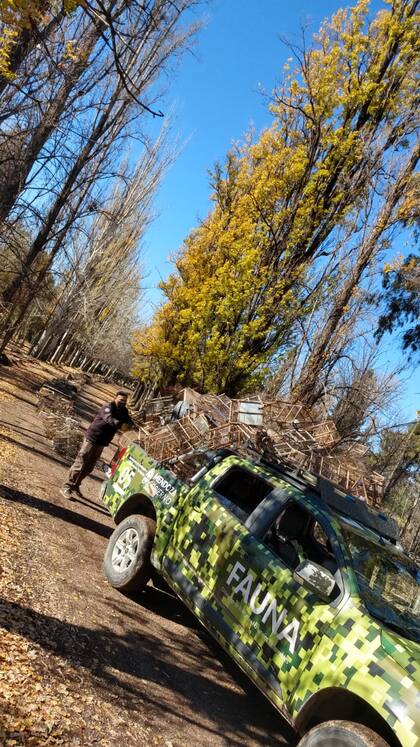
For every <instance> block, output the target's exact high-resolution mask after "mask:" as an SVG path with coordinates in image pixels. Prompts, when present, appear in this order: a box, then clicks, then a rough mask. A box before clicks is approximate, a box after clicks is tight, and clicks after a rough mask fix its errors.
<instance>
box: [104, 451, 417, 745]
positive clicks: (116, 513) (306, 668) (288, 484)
mask: <svg viewBox="0 0 420 747" xmlns="http://www.w3.org/2000/svg"><path fill="white" fill-rule="evenodd" d="M206 458H207V463H206V464H205V465H204V466H203V467H202V469H200V470H199V472H197V474H195V475H194V477H193V478H192V479H191V480H189V481H181V480H180V479H179V478H177V477H176V476H175V475H174V474H173V473H172V472H171V471H170V470H169V469H168V468H167V467H165V466H163V465H161V464H158V463H157V462H156V461H154V460H153V459H151V458H150V457H149V456H148V455H147V454H146V453H145V452H144V451H143V450H142V449H141V448H140V446H139V445H138V444H136V443H132V444H130V445H129V446H128V447H127V448H126V449H122V450H121V451H120V452H119V453H118V454H117V455H116V458H115V460H114V462H113V464H112V465H111V471H112V475H111V476H110V477H109V479H108V480H107V481H106V482H105V483H104V485H103V489H102V499H103V502H104V504H105V505H106V506H107V507H108V509H109V511H110V512H111V514H112V516H113V518H114V520H115V522H116V524H117V527H116V529H115V531H114V532H113V534H112V536H111V538H110V540H109V544H108V547H107V550H106V554H105V560H104V570H105V575H106V577H107V579H108V581H109V582H110V584H112V586H114V587H115V588H117V589H120V590H132V589H141V588H142V587H144V586H145V585H146V584H147V582H148V581H149V579H150V578H151V577H152V576H155V575H156V573H157V574H160V575H162V576H163V577H164V578H165V580H166V581H167V583H168V584H169V585H170V587H171V588H172V589H173V590H174V591H175V592H176V594H177V595H178V596H179V597H180V598H181V599H182V600H183V601H184V602H185V604H186V605H187V606H188V607H189V608H190V609H191V610H192V611H193V612H194V613H195V615H196V616H197V618H198V619H199V620H200V621H201V623H202V624H203V625H204V626H205V628H206V629H207V630H208V631H209V632H210V633H211V634H212V635H213V636H214V637H215V638H216V639H217V641H218V642H219V643H220V644H221V645H222V646H223V647H224V648H225V649H226V650H227V651H228V652H229V653H230V655H231V656H232V657H233V659H235V661H236V662H237V663H238V664H239V666H240V667H241V668H242V669H243V670H244V672H246V674H247V675H249V677H250V678H251V679H252V680H253V682H254V683H255V684H256V685H257V687H258V688H260V690H262V691H263V692H264V693H265V695H266V696H267V698H268V699H269V700H270V701H271V703H273V704H274V706H275V707H276V708H277V709H278V710H279V711H280V712H281V713H282V715H283V716H284V717H285V718H286V719H287V720H288V721H289V722H290V723H291V724H292V725H293V726H294V728H295V729H296V731H297V733H298V735H299V737H300V742H299V747H318V746H319V745H321V746H322V747H340V746H342V747H368V746H369V747H384V746H385V745H389V746H390V747H415V745H420V688H419V686H420V589H419V578H420V572H419V568H418V567H417V566H416V565H415V564H414V563H413V562H412V561H411V560H410V558H409V557H407V556H406V555H405V554H404V552H403V551H402V550H401V548H400V546H399V542H398V532H397V528H396V525H395V523H394V522H393V521H392V520H391V519H387V517H385V516H384V515H383V514H380V513H378V512H375V511H373V510H371V509H369V508H368V507H367V506H366V504H364V503H362V501H361V500H359V499H356V498H354V497H352V496H350V495H345V493H343V492H342V491H341V490H339V489H338V488H336V487H335V486H333V485H332V484H331V483H329V482H328V481H325V480H323V479H321V478H315V477H314V476H312V475H310V474H302V473H297V472H289V471H287V470H286V469H283V468H282V467H281V466H279V465H271V464H268V463H265V462H264V461H263V460H262V459H260V460H253V459H243V458H241V457H240V456H238V455H236V454H234V453H232V452H226V451H222V452H220V453H218V452H213V453H212V454H208V455H206Z"/></svg>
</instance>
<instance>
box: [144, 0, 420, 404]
mask: <svg viewBox="0 0 420 747" xmlns="http://www.w3.org/2000/svg"><path fill="white" fill-rule="evenodd" d="M417 5H418V2H417V1H416V0H390V1H389V2H387V3H386V5H385V6H384V8H383V9H382V10H381V11H380V12H379V13H378V14H377V15H376V17H375V18H374V19H373V20H372V21H371V22H370V23H368V21H367V14H368V10H369V2H368V0H359V2H358V3H357V4H356V5H355V7H354V8H352V9H350V10H340V11H339V12H338V13H337V14H336V15H335V16H334V17H333V18H332V20H331V21H328V22H325V23H324V25H323V26H322V28H321V30H320V32H319V33H318V34H317V35H316V37H315V40H314V44H313V45H312V47H311V48H304V49H300V50H297V49H295V48H294V49H293V52H294V57H295V58H296V59H297V60H298V66H297V69H294V70H293V72H287V73H286V75H285V79H284V82H283V84H282V86H281V87H279V88H278V89H276V90H275V92H274V96H273V100H272V103H271V106H270V108H271V113H272V115H273V122H272V125H271V127H269V128H267V129H266V130H265V131H263V132H262V134H261V135H260V137H259V138H258V140H257V141H256V142H253V141H252V139H251V138H248V139H247V140H246V142H245V143H244V144H243V145H242V146H240V147H237V148H235V149H234V150H232V152H230V153H229V154H228V157H227V161H226V164H225V167H224V168H223V169H222V168H221V167H220V166H217V167H216V168H215V170H214V173H213V179H212V187H213V195H212V199H213V208H212V210H211V212H210V213H209V215H208V216H207V218H206V219H205V220H204V221H203V222H202V223H201V225H199V226H198V227H197V228H196V229H195V230H194V231H192V232H191V234H190V235H189V236H188V237H187V239H186V240H185V242H184V245H183V247H182V248H181V250H180V253H179V256H178V258H177V259H176V271H175V272H174V273H173V274H171V275H170V277H169V278H168V279H167V280H166V281H165V282H163V283H161V288H162V290H163V292H164V294H165V296H166V299H167V300H166V302H165V303H164V304H163V305H162V306H161V308H160V309H159V310H158V311H157V313H156V314H155V317H154V319H153V320H152V323H151V324H150V325H147V326H144V327H142V328H141V329H140V330H138V332H137V334H136V336H135V340H134V347H135V351H136V354H137V356H138V368H137V373H138V374H139V375H140V376H142V377H146V376H147V375H148V372H149V371H151V372H152V373H151V374H150V375H152V376H156V372H158V377H159V379H160V382H161V383H162V384H173V383H174V382H176V381H177V382H179V383H183V384H186V385H192V386H195V387H198V388H199V389H201V390H202V391H212V392H221V391H225V392H226V393H227V394H230V395H234V394H237V393H238V392H244V391H249V390H251V389H253V388H255V386H256V385H257V384H258V382H259V381H260V380H261V377H262V376H263V375H264V372H265V366H266V364H267V362H268V361H269V360H270V359H272V357H273V356H275V355H278V354H279V352H281V351H282V350H284V349H286V348H287V346H288V345H289V344H290V342H291V339H292V338H293V335H294V334H295V321H296V319H297V318H299V316H302V315H305V314H306V313H307V309H308V308H309V306H308V304H307V293H306V280H307V277H308V275H309V274H310V273H311V272H312V269H313V266H314V263H316V262H322V261H323V258H324V257H326V256H328V255H329V254H331V252H333V251H334V236H335V235H336V232H337V230H338V229H339V227H340V226H342V225H343V224H344V222H345V221H348V220H349V219H350V217H351V216H352V215H355V214H357V211H358V210H359V209H360V208H361V207H362V205H365V204H366V203H367V201H369V199H371V195H372V189H373V185H374V184H375V186H376V188H377V187H378V178H379V177H378V174H379V173H381V174H382V171H384V173H385V170H384V168H383V167H384V166H385V165H389V164H394V161H395V159H394V157H395V154H396V153H397V151H399V152H403V151H404V148H410V147H411V145H412V132H413V122H414V119H415V91H416V83H415V71H416V69H418V68H417V66H418V52H419V48H418V42H417V38H418V29H417V28H416V9H417ZM399 158H400V159H401V156H399ZM409 163H410V168H411V167H412V168H413V169H414V168H415V165H416V163H417V158H416V157H414V158H413V157H411V159H409ZM381 170H382V171H381ZM381 178H382V177H381ZM395 178H396V171H395V168H394V167H391V166H390V168H389V169H387V170H386V175H385V176H384V177H383V180H384V181H383V184H382V186H383V187H384V189H385V186H386V185H385V180H386V179H390V180H392V179H395ZM387 186H389V184H388V185H387ZM398 199H399V198H398ZM377 209H378V210H379V209H380V208H379V207H378V208H377ZM394 218H395V216H394V215H393V216H391V217H390V220H391V219H392V220H394Z"/></svg>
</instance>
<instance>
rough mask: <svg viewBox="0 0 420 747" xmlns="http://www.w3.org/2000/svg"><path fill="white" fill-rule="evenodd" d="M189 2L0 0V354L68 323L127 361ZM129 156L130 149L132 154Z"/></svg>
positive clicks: (189, 25)
mask: <svg viewBox="0 0 420 747" xmlns="http://www.w3.org/2000/svg"><path fill="white" fill-rule="evenodd" d="M194 6H195V1H194V0H180V2H177V3H174V2H172V0H146V2H139V1H138V0H107V2H102V0H101V1H99V0H98V1H97V2H96V1H93V2H85V1H83V2H77V1H76V0H65V2H63V3H61V4H60V3H56V2H51V1H50V0H32V2H26V0H25V2H15V3H13V4H10V3H8V2H6V3H1V4H0V123H1V127H0V352H1V351H3V350H4V348H5V346H6V345H7V343H8V342H9V341H10V340H11V339H12V338H13V337H14V336H16V335H17V334H23V335H25V336H27V337H29V338H31V339H32V338H33V337H34V336H35V335H36V334H38V333H39V332H41V331H43V330H45V329H48V331H52V332H54V333H57V334H60V333H61V334H64V332H66V331H68V330H69V329H70V330H71V333H72V335H73V337H75V338H76V339H77V340H78V341H79V343H80V345H81V347H86V348H88V349H89V350H90V351H91V352H92V353H93V354H94V355H97V356H98V357H99V356H103V357H104V358H105V359H109V362H110V363H113V364H115V365H120V366H127V361H128V360H129V359H130V354H131V348H130V337H131V334H132V332H133V329H134V326H135V324H136V322H137V321H138V301H139V297H140V296H141V276H142V270H141V262H140V250H139V247H140V243H141V239H142V237H143V235H144V232H145V230H146V228H147V226H148V224H149V222H150V220H151V218H152V215H153V210H152V200H153V195H154V193H155V191H156V188H157V186H158V184H159V182H160V180H161V178H162V175H163V173H164V172H165V169H166V167H167V166H168V164H169V163H170V161H171V159H172V158H173V154H172V153H173V147H172V144H171V142H170V140H169V138H168V127H167V126H166V125H165V126H164V127H163V128H162V130H161V133H160V134H159V135H158V136H157V138H154V139H152V138H151V136H150V134H149V133H150V127H149V122H150V119H151V117H155V118H156V117H158V118H161V117H162V112H161V111H160V108H159V100H160V98H161V96H162V90H163V89H162V74H163V73H166V74H167V75H168V76H170V75H171V74H172V73H174V71H175V68H176V65H177V63H178V60H179V59H180V57H181V55H182V53H183V51H184V50H185V49H186V48H187V47H188V45H189V44H190V42H191V40H192V39H193V37H194V35H195V33H196V30H197V28H198V23H197V22H195V21H194V14H193V10H194ZM132 154H134V155H132Z"/></svg>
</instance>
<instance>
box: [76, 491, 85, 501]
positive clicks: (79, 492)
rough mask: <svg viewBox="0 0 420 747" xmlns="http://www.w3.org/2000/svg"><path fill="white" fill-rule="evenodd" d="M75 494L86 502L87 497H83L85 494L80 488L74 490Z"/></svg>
mask: <svg viewBox="0 0 420 747" xmlns="http://www.w3.org/2000/svg"><path fill="white" fill-rule="evenodd" d="M73 493H76V495H77V496H78V497H79V498H82V499H83V500H85V496H84V495H83V493H82V491H81V490H80V488H73Z"/></svg>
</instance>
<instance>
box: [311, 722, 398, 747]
mask: <svg viewBox="0 0 420 747" xmlns="http://www.w3.org/2000/svg"><path fill="white" fill-rule="evenodd" d="M297 747H389V744H388V742H385V741H384V740H383V739H382V737H380V736H379V734H376V733H375V732H374V731H372V730H371V729H368V728H367V726H362V725H361V724H356V723H354V722H353V721H326V722H325V723H323V724H319V725H318V726H315V727H314V728H313V729H311V730H310V731H308V733H307V734H305V736H304V737H302V739H301V740H300V742H299V744H298V745H297Z"/></svg>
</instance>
